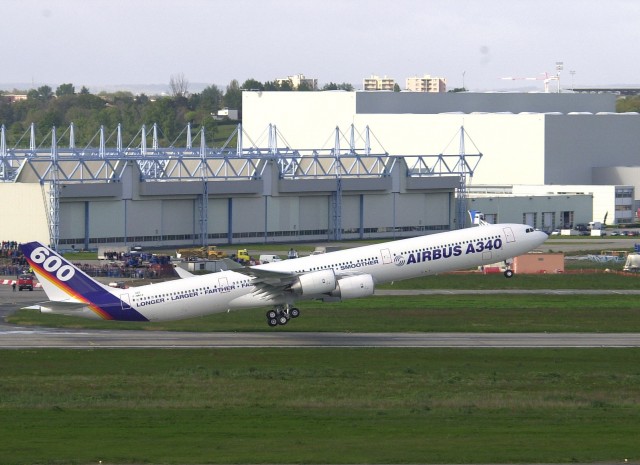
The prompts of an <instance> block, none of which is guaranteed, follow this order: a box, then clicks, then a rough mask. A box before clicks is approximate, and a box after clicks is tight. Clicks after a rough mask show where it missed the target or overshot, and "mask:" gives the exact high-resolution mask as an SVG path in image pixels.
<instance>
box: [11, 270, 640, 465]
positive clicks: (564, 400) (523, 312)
mask: <svg viewBox="0 0 640 465" xmlns="http://www.w3.org/2000/svg"><path fill="white" fill-rule="evenodd" d="M637 283H638V278H637V277H635V276H631V277H626V276H620V275H613V274H604V273H599V274H597V275H594V274H591V273H586V274H576V275H569V274H567V275H562V276H558V275H539V276H531V277H524V276H519V277H516V278H513V279H510V280H509V279H505V278H504V277H502V276H497V275H496V276H476V275H445V276H436V277H430V278H424V279H420V280H412V281H406V282H401V283H396V285H394V286H392V287H391V288H392V289H394V288H395V289H398V288H407V289H420V288H425V287H428V288H433V289H435V288H449V289H451V288H454V289H455V288H472V289H473V288H477V289H484V288H489V289H496V288H498V289H499V288H500V287H499V286H509V287H503V288H504V289H512V288H520V289H545V288H555V289H563V288H574V289H594V288H618V289H634V288H637ZM616 286H618V287H616ZM639 298H640V296H637V295H563V294H550V295H547V294H544V295H540V294H537V295H528V294H525V295H507V294H498V295H482V296H479V295H428V296H406V297H404V296H403V297H398V296H376V297H371V298H365V299H356V300H351V301H346V302H343V303H339V304H323V303H317V302H302V303H301V305H300V307H301V309H302V312H303V315H302V317H301V318H299V319H297V320H295V321H293V322H292V323H291V324H290V325H287V326H285V327H278V328H275V329H272V328H268V327H267V326H266V324H265V321H264V312H265V309H249V310H246V311H238V312H232V313H228V314H227V313H223V314H217V315H212V316H209V317H206V318H198V319H193V320H185V321H178V322H173V323H163V324H130V323H117V322H93V321H89V320H82V319H75V318H68V317H61V316H47V315H40V314H37V313H35V312H33V311H19V312H18V313H17V314H15V315H14V316H12V317H10V319H9V321H11V322H13V323H18V324H21V325H22V324H32V325H43V326H60V327H66V328H111V329H114V328H121V329H148V330H161V329H168V330H185V331H274V330H275V331H385V332H393V331H426V332H429V331H463V332H465V331H467V332H477V331H484V332H494V331H495V332H530V331H533V332H539V331H547V332H578V331H579V332H640V312H639V311H638V299H639ZM638 386H640V349H604V348H603V349H330V348H325V349H269V348H266V349H220V350H82V351H73V350H17V351H2V352H1V353H0V438H1V439H0V464H3V465H4V464H6V465H22V464H33V463H39V464H40V463H42V464H85V463H86V464H89V463H90V464H94V463H98V461H100V460H102V461H103V463H118V464H120V463H126V464H131V463H139V464H141V463H166V464H207V463H210V464H219V463H227V464H235V463H254V464H259V463H281V464H292V463H309V464H315V463H327V464H345V463H363V464H364V463H380V464H386V463H571V462H584V463H623V461H624V459H625V458H628V459H629V460H630V462H628V463H640V461H639V458H640V421H638V419H639V418H640V389H639V388H638Z"/></svg>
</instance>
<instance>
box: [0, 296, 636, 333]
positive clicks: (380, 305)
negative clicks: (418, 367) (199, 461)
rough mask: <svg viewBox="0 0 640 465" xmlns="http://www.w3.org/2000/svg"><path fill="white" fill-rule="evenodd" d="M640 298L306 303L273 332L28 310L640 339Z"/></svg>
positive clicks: (298, 326) (25, 321) (255, 316)
mask: <svg viewBox="0 0 640 465" xmlns="http://www.w3.org/2000/svg"><path fill="white" fill-rule="evenodd" d="M639 299H640V296H638V295H558V294H548V295H546V294H545V295H538V294H532V295H529V294H525V295H507V294H498V295H483V296H479V295H426V296H377V297H369V298H363V299H355V300H348V301H345V302H341V303H335V304H328V303H322V302H301V303H300V305H299V307H300V309H301V312H302V316H301V317H300V318H297V319H295V320H292V321H291V323H290V324H288V325H287V326H284V327H277V328H269V327H268V326H267V325H266V320H265V316H264V315H265V311H266V308H257V309H248V310H240V311H236V312H231V313H219V314H215V315H210V316H207V317H203V318H194V319H190V320H181V321H175V322H167V323H128V322H113V321H94V320H87V319H82V318H73V317H66V316H59V315H47V314H40V313H37V312H35V311H33V310H20V311H18V312H17V313H15V314H14V315H12V316H10V317H8V318H7V321H8V322H10V323H13V324H18V325H23V326H30V325H36V326H50V327H64V328H90V329H147V330H170V331H350V332H398V331H401V332H404V331H415V332H640V311H638V309H639V307H640V304H639Z"/></svg>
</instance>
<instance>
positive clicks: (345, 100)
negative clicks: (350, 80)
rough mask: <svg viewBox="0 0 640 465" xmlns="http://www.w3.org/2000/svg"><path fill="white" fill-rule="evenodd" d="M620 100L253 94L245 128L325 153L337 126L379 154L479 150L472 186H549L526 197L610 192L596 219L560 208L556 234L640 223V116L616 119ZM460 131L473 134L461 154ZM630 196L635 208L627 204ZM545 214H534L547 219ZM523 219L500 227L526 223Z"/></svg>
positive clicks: (514, 95)
mask: <svg viewBox="0 0 640 465" xmlns="http://www.w3.org/2000/svg"><path fill="white" fill-rule="evenodd" d="M615 99H616V96H615V95H613V94H606V93H603V94H572V93H559V94H556V93H554V94H550V93H529V94H525V93H481V94H476V93H447V94H429V93H412V92H400V93H397V92H396V93H390V92H339V91H338V92H322V93H315V94H304V95H300V94H298V95H294V94H282V93H280V94H278V93H273V92H271V93H269V92H263V93H252V92H248V93H245V94H244V96H243V108H244V111H245V112H246V116H245V118H244V121H243V125H244V127H245V129H246V130H247V131H249V132H254V131H258V130H259V129H260V128H264V127H265V126H267V125H269V124H275V125H277V127H278V131H279V132H280V133H281V134H282V135H283V138H284V139H286V141H287V142H288V143H289V144H291V146H297V145H299V144H306V145H310V146H323V144H325V146H326V144H331V143H332V139H331V137H330V135H331V132H332V130H333V128H334V127H335V126H336V125H337V126H339V127H341V128H346V127H348V126H349V125H350V124H353V125H355V126H356V127H357V128H364V127H367V128H369V129H370V131H371V133H372V134H374V135H375V138H374V139H372V140H373V142H372V144H374V148H373V149H372V150H374V151H377V152H388V153H393V154H402V155H407V156H408V155H412V154H440V153H455V152H457V151H466V152H467V153H468V152H473V153H475V152H479V153H482V154H483V157H482V159H481V161H480V162H479V163H478V166H477V168H476V169H475V170H474V172H473V176H472V177H470V178H469V185H472V186H480V187H482V186H503V187H504V188H505V189H507V188H511V187H512V186H515V185H527V186H547V187H540V188H539V189H537V190H536V189H533V188H530V189H529V190H530V192H527V193H526V194H527V195H529V194H531V195H546V194H547V192H548V191H550V189H549V187H548V186H553V188H551V190H552V191H557V192H558V193H562V192H567V193H579V192H585V191H586V189H585V188H584V186H589V185H600V186H605V185H607V186H612V187H611V188H610V189H595V188H594V189H589V190H588V192H589V194H587V195H591V196H593V197H594V199H595V200H594V207H593V210H592V211H591V212H588V213H587V212H581V208H580V209H576V211H575V213H574V214H570V213H566V214H564V215H563V214H562V211H560V210H558V211H556V214H555V218H556V223H558V224H556V225H555V226H557V227H559V226H560V224H559V223H560V222H561V221H562V220H561V218H563V216H564V217H567V216H568V215H571V216H572V217H575V218H574V220H575V221H574V222H575V223H583V222H589V221H592V220H596V221H603V220H604V215H605V214H606V213H608V217H607V222H608V223H609V224H613V223H629V222H632V221H634V220H635V214H634V213H633V212H635V210H636V209H637V206H638V197H637V192H638V188H639V187H640V186H639V184H640V177H638V176H637V174H638V173H639V172H640V170H639V168H638V165H640V163H639V162H638V151H639V149H640V115H638V114H629V113H623V114H618V113H615ZM322 128H325V129H324V131H323V130H322ZM460 128H464V132H465V134H466V135H467V136H468V139H466V142H465V145H464V147H461V143H460V141H459V137H458V134H459V133H460ZM560 186H562V187H563V189H558V187H560ZM569 186H576V187H575V188H572V187H569ZM514 194H515V193H514ZM628 195H631V199H633V200H632V201H630V200H629V198H627V199H626V200H624V201H623V200H620V199H621V198H622V197H623V196H628ZM469 196H470V197H472V196H473V193H472V192H470V193H469ZM602 196H604V197H606V198H604V197H602ZM601 197H602V198H601ZM616 199H617V200H616ZM601 205H607V207H602V208H601V207H600V206H601ZM525 207H526V206H523V208H525ZM522 211H524V210H522ZM563 211H564V210H563ZM567 211H573V210H567ZM492 213H495V212H491V211H486V212H485V214H492ZM521 213H522V212H521ZM544 213H545V211H542V210H540V211H537V214H538V215H539V217H540V218H542V217H543V214H544ZM546 213H549V212H546ZM516 216H517V217H516V218H513V217H511V216H509V217H508V218H505V217H502V218H501V220H500V221H518V222H519V221H521V220H522V218H521V214H518V215H516ZM547 216H548V215H547ZM585 216H586V217H585Z"/></svg>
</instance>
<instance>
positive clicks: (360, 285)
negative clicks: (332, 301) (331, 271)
mask: <svg viewBox="0 0 640 465" xmlns="http://www.w3.org/2000/svg"><path fill="white" fill-rule="evenodd" d="M373 287H374V286H373V277H372V276H371V275H370V274H362V275H358V276H349V277H348V278H342V279H339V280H338V286H337V287H336V289H335V290H334V291H333V292H332V293H331V295H332V296H334V297H340V298H341V299H342V300H346V299H355V298H357V297H366V296H368V295H373Z"/></svg>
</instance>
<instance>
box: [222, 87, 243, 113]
mask: <svg viewBox="0 0 640 465" xmlns="http://www.w3.org/2000/svg"><path fill="white" fill-rule="evenodd" d="M224 106H225V107H227V108H232V109H237V110H238V113H239V114H241V113H242V90H241V89H240V84H239V83H238V81H237V80H235V79H233V80H232V81H231V82H230V83H229V85H228V86H227V91H226V92H225V94H224Z"/></svg>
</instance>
